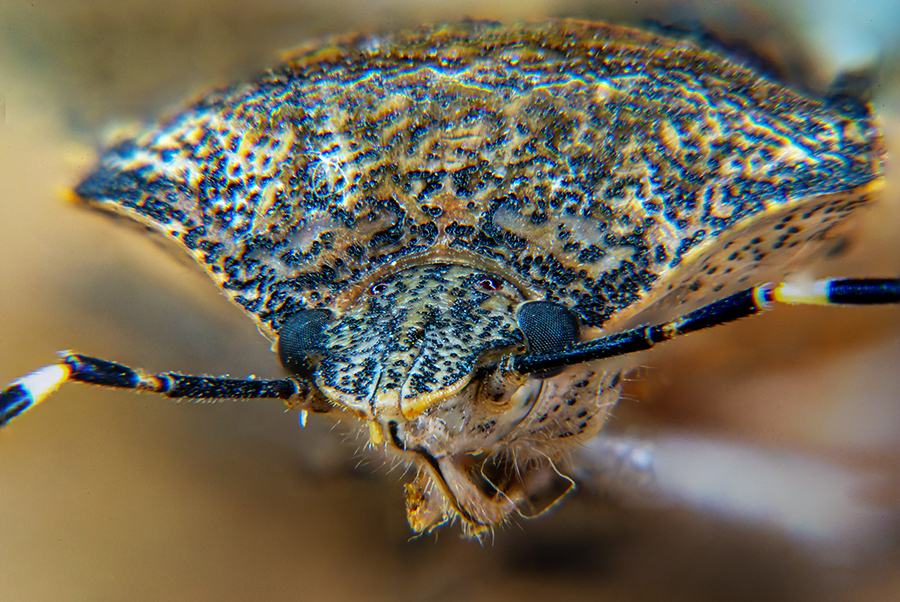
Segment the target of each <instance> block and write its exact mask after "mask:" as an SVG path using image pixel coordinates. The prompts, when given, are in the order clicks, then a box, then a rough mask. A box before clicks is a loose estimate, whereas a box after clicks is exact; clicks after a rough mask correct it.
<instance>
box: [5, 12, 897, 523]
mask: <svg viewBox="0 0 900 602" xmlns="http://www.w3.org/2000/svg"><path fill="white" fill-rule="evenodd" d="M884 154H885V151H884V147H883V145H882V140H881V135H880V133H879V130H878V127H877V125H876V123H875V122H874V120H873V118H872V116H871V114H870V111H869V109H868V107H867V106H866V105H865V104H864V103H862V102H859V101H854V100H850V99H847V98H844V97H835V98H820V97H816V96H814V95H810V94H806V93H801V92H799V91H797V90H794V89H792V88H790V87H787V86H785V85H783V84H782V83H780V82H778V81H775V80H773V79H771V78H770V77H768V76H765V75H762V74H760V73H758V72H756V71H754V70H753V69H751V68H749V67H746V66H744V65H742V64H739V63H738V62H735V61H733V60H730V59H729V58H727V57H724V56H721V55H719V54H716V53H713V52H711V51H708V50H704V49H702V48H699V47H697V46H696V45H693V44H692V43H690V42H687V41H681V40H675V39H670V38H666V37H661V36H659V35H654V34H650V33H645V32H641V31H637V30H631V29H625V28H620V27H611V26H606V25H599V24H590V23H580V22H572V21H560V22H551V23H544V24H538V25H517V26H513V27H503V26H500V25H497V24H493V23H471V22H470V23H464V24H459V25H447V26H434V27H426V28H423V29H420V30H417V31H413V32H407V33H401V34H396V35H366V36H362V35H361V36H353V37H346V38H340V39H335V40H331V41H328V42H325V43H320V44H316V45H312V46H309V47H307V48H303V49H298V50H297V51H295V52H293V53H292V54H291V55H290V56H289V57H288V60H287V62H286V63H284V64H283V65H282V66H281V67H279V68H277V69H275V70H273V71H271V72H270V73H268V74H266V75H265V76H263V77H262V78H260V79H258V80H257V81H254V82H252V83H248V84H242V85H237V86H234V87H231V88H228V89H225V90H221V91H218V92H214V93H212V94H210V95H209V96H207V97H206V98H205V99H204V100H202V101H200V102H198V103H196V104H194V105H193V106H190V107H188V108H187V109H186V110H184V111H183V112H181V113H179V114H177V115H175V116H173V117H171V118H169V119H167V120H165V121H162V122H160V123H158V124H155V125H153V126H150V127H148V128H147V129H145V130H144V131H143V132H142V133H140V134H139V135H138V136H137V137H135V138H134V139H132V140H129V141H127V142H124V143H121V144H119V145H117V146H115V147H114V148H111V149H109V150H108V151H107V152H106V153H105V154H104V155H103V157H102V158H101V160H100V163H99V165H98V166H97V168H96V169H95V170H94V171H93V173H91V174H90V175H89V176H88V177H87V178H86V179H85V180H84V181H83V182H82V183H81V184H79V185H78V186H77V187H76V189H75V193H76V195H77V196H78V197H79V198H81V199H83V201H84V202H86V203H88V204H90V205H91V206H93V207H96V208H98V209H102V210H105V211H111V212H115V213H119V214H122V215H125V216H127V217H129V218H132V219H134V220H137V221H138V222H140V223H142V224H144V225H146V226H148V227H150V228H151V229H152V230H156V231H158V232H160V233H162V234H164V235H165V236H167V237H168V238H170V239H172V240H174V241H176V242H177V243H179V244H180V245H181V246H182V247H183V248H184V249H185V250H187V251H188V252H189V253H190V254H191V255H192V256H193V257H194V258H195V259H196V260H197V262H198V263H199V264H200V265H202V266H203V267H204V268H205V269H206V270H207V271H208V272H209V274H210V276H211V277H212V278H213V280H214V281H215V282H216V284H217V285H218V286H219V287H220V288H221V289H222V290H223V291H224V292H225V294H226V295H227V296H228V297H229V298H230V299H232V300H233V301H234V302H235V303H237V304H238V305H240V306H241V307H242V308H243V309H244V310H245V311H246V312H247V313H248V315H249V316H250V317H251V318H253V319H254V321H255V322H256V324H257V325H258V327H259V329H260V331H261V332H262V333H263V334H265V335H266V336H267V337H269V338H270V339H271V340H272V341H273V344H275V345H276V347H277V350H278V352H279V355H280V359H281V362H282V364H283V365H284V366H285V367H286V368H287V369H288V370H289V371H290V372H291V373H292V376H291V377H289V378H286V379H282V380H272V381H262V380H256V379H246V380H238V379H228V378H211V377H196V376H185V375H180V374H177V373H164V374H159V375H155V376H151V375H147V374H144V373H143V372H140V371H138V370H134V369H131V368H128V367H125V366H121V365H119V364H114V363H111V362H106V361H103V360H97V359H94V358H89V357H85V356H82V355H78V354H74V353H66V354H64V357H63V361H62V362H61V363H60V364H59V365H57V366H51V367H48V368H45V369H43V370H40V371H38V372H35V373H33V374H31V375H29V376H26V377H24V378H22V379H20V380H18V381H16V382H14V383H13V384H12V385H10V387H9V388H8V389H7V390H6V391H5V392H4V393H3V394H2V396H0V410H2V415H0V418H2V421H3V422H6V421H8V420H10V419H11V418H13V417H14V416H16V415H18V414H19V413H21V412H22V411H24V410H25V409H27V408H28V407H30V406H31V405H34V403H36V402H38V401H40V400H41V399H43V398H44V397H45V396H46V395H47V394H49V393H50V392H51V391H52V390H54V389H55V388H56V387H57V386H59V385H60V384H61V383H62V382H64V381H66V380H78V381H81V382H88V383H93V384H100V385H105V386H117V387H126V388H133V389H140V390H150V391H156V392H160V393H164V394H165V395H168V396H170V397H177V398H257V397H274V398H281V399H284V400H285V401H286V403H287V405H288V406H289V407H290V408H292V409H298V410H301V411H303V412H309V411H312V412H317V413H343V414H351V415H353V416H355V417H357V418H358V419H359V420H360V421H361V422H362V424H364V425H365V426H366V428H367V429H368V434H369V439H370V441H371V445H373V446H375V447H379V448H384V449H385V450H386V451H387V452H388V453H390V454H393V455H396V456H399V457H400V458H402V459H404V460H406V461H408V462H409V463H412V464H413V465H414V466H415V467H416V468H417V473H416V476H415V478H414V480H413V481H412V483H410V484H408V485H407V489H406V497H407V510H408V517H409V521H410V524H411V525H412V527H413V529H415V530H416V531H417V532H418V531H426V530H429V529H432V528H434V527H435V526H437V525H440V524H443V523H446V522H448V521H454V520H456V519H459V520H460V522H461V524H462V527H463V530H464V532H465V533H466V534H469V535H474V536H477V535H479V534H481V533H483V532H484V531H485V530H486V529H490V528H491V527H493V526H495V525H498V524H501V523H502V522H504V520H506V519H507V517H509V516H510V515H511V514H512V513H514V512H519V513H523V514H526V515H528V514H532V513H536V512H539V511H541V510H542V509H543V508H545V507H547V505H548V504H550V503H552V502H553V501H554V500H556V499H558V498H559V497H560V495H561V494H562V493H564V492H565V491H566V490H568V489H569V488H570V484H571V481H570V480H569V479H568V478H567V477H565V476H564V475H565V473H566V468H565V463H566V454H567V452H568V451H569V450H572V449H574V447H575V446H578V445H579V444H581V443H583V442H585V441H587V440H588V439H590V438H592V437H594V436H596V435H597V433H598V431H599V430H600V428H601V427H602V426H603V424H604V422H605V421H606V419H607V417H608V415H609V411H610V409H611V408H612V407H613V405H614V404H615V403H616V401H617V400H618V397H619V389H618V383H619V380H620V377H619V370H618V369H614V368H610V367H609V366H605V365H604V363H603V362H602V361H601V360H602V358H605V357H610V356H615V355H622V354H625V353H630V352H633V351H638V350H641V349H646V348H649V347H651V346H653V345H654V344H656V343H658V342H661V341H664V340H668V339H670V338H672V337H674V336H677V335H679V334H684V333H687V332H691V331H693V330H698V329H701V328H705V327H708V326H713V325H716V324H721V323H724V322H727V321H730V320H733V319H737V318H740V317H743V316H748V315H751V314H754V313H757V312H758V311H761V310H763V309H765V308H767V307H768V306H769V305H770V304H771V303H772V302H773V301H782V302H788V303H846V304H853V303H893V302H897V301H898V299H900V285H898V281H897V280H861V281H848V280H829V281H823V282H819V283H816V284H814V285H807V286H791V285H778V286H770V285H766V284H763V283H761V282H760V281H759V278H760V277H761V274H765V273H767V272H771V271H773V270H775V271H778V272H782V273H783V272H785V271H786V270H788V269H789V268H790V266H791V265H792V263H793V262H796V261H798V260H799V259H800V258H802V257H803V255H804V254H805V253H806V252H807V251H809V250H810V249H811V248H814V247H816V246H818V245H819V243H821V242H822V241H824V240H826V239H828V238H829V237H830V236H832V235H833V229H834V228H835V227H836V226H838V225H839V224H840V223H841V222H842V221H843V220H844V218H846V217H848V216H849V215H850V214H851V213H852V212H853V211H854V210H855V209H857V208H858V207H861V206H862V205H864V204H866V203H867V202H868V201H870V200H871V199H872V198H873V196H874V195H875V194H876V193H877V192H878V190H879V189H880V187H881V185H882V180H883V165H882V163H883V160H884ZM704 304H705V305H704ZM701 305H702V307H700V308H699V309H696V308H697V307H698V306H701ZM678 306H680V307H682V308H683V309H682V313H683V315H682V316H680V317H678V318H676V319H674V320H671V321H665V322H662V323H659V324H656V325H652V326H641V327H637V328H632V329H630V330H627V329H626V328H628V327H630V326H633V325H634V324H636V323H639V322H640V321H641V319H642V316H645V315H647V313H646V312H647V311H648V310H651V309H653V310H654V311H655V310H658V309H659V308H661V307H678ZM684 312H687V313H684Z"/></svg>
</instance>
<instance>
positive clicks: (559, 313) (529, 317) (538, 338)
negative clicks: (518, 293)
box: [516, 301, 581, 355]
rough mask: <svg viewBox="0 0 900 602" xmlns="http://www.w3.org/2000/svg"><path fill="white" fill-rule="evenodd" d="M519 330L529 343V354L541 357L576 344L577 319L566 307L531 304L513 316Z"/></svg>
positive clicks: (551, 304) (544, 303) (557, 304)
mask: <svg viewBox="0 0 900 602" xmlns="http://www.w3.org/2000/svg"><path fill="white" fill-rule="evenodd" d="M516 319H517V320H518V321H519V328H521V329H522V332H524V333H525V338H526V339H527V340H528V353H529V354H531V355H543V354H545V353H553V352H554V351H561V350H562V349H565V348H566V347H568V346H569V345H572V344H573V343H575V342H576V341H578V334H579V332H580V331H581V328H580V326H579V323H578V316H577V315H576V314H575V312H573V311H571V310H570V309H569V308H568V307H566V306H564V305H560V304H559V303H554V302H552V301H530V302H528V303H524V304H522V306H521V307H519V311H518V313H517V314H516Z"/></svg>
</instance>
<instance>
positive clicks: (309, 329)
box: [278, 309, 331, 378]
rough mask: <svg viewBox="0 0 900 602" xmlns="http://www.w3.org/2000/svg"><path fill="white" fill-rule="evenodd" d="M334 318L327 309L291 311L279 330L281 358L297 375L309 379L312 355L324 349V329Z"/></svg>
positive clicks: (285, 365) (311, 370)
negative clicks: (310, 356)
mask: <svg viewBox="0 0 900 602" xmlns="http://www.w3.org/2000/svg"><path fill="white" fill-rule="evenodd" d="M330 320H331V312H330V311H329V310H327V309H304V310H302V311H298V312H297V313H295V314H291V315H290V316H288V317H287V319H286V320H285V321H284V324H283V325H282V326H281V330H280V331H278V359H280V360H281V365H282V366H284V367H285V368H287V369H288V370H290V371H291V372H292V373H294V374H296V375H297V376H302V377H304V378H310V376H311V375H312V372H313V366H312V364H311V363H310V361H309V354H310V353H315V352H317V351H324V337H323V332H324V330H325V325H326V324H327V323H328V322H329V321H330Z"/></svg>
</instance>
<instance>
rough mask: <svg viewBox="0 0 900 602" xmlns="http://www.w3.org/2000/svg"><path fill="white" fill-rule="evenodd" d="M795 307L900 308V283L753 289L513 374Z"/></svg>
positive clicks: (525, 364)
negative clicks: (775, 306)
mask: <svg viewBox="0 0 900 602" xmlns="http://www.w3.org/2000/svg"><path fill="white" fill-rule="evenodd" d="M773 302H778V303H786V304H790V305H799V304H803V305H879V304H881V305H883V304H892V303H900V279H874V278H861V279H851V278H832V279H828V280H819V281H816V282H813V283H812V284H809V285H797V284H789V283H782V284H778V285H771V284H763V285H760V286H755V287H753V288H748V289H745V290H743V291H740V292H738V293H735V294H733V295H730V296H728V297H725V298H724V299H720V300H719V301H715V302H713V303H710V304H709V305H704V306H703V307H701V308H699V309H697V310H695V311H692V312H690V313H688V314H685V315H683V316H681V317H679V318H677V319H675V320H672V321H670V322H665V323H663V324H656V325H652V326H647V325H645V326H639V327H637V328H634V329H632V330H626V331H625V332H620V333H617V334H612V335H609V336H606V337H603V338H600V339H596V340H593V341H587V342H585V343H580V344H578V345H573V346H571V347H569V348H567V349H564V350H562V351H558V352H554V353H547V354H543V355H521V356H518V357H516V358H514V359H513V368H514V369H515V370H517V371H518V372H520V373H522V374H526V373H531V372H538V371H541V370H549V369H551V368H559V367H561V366H570V365H572V364H579V363H581V362H588V361H591V360H597V359H603V358H608V357H616V356H619V355H625V354H628V353H634V352H636V351H643V350H645V349H650V348H651V347H653V346H654V345H656V344H658V343H662V342H663V341H668V340H670V339H673V338H675V337H677V336H680V335H683V334H688V333H691V332H695V331H697V330H703V329H704V328H710V327H712V326H718V325H720V324H726V323H728V322H732V321H734V320H738V319H740V318H746V317H748V316H752V315H755V314H758V313H760V312H763V311H765V310H767V309H769V308H770V307H771V305H772V303H773Z"/></svg>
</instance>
